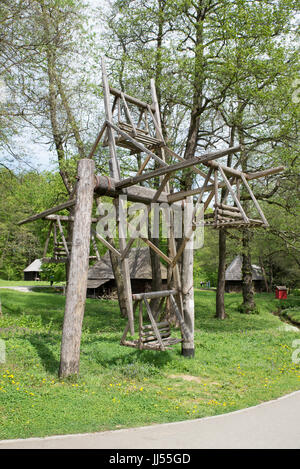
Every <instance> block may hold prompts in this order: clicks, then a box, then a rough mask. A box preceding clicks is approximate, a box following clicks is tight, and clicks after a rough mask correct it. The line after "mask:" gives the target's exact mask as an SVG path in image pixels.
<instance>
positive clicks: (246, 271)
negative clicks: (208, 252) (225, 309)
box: [241, 228, 256, 314]
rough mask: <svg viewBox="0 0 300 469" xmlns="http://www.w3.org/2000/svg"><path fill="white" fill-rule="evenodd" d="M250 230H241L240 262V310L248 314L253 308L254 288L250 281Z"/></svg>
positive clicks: (254, 305)
mask: <svg viewBox="0 0 300 469" xmlns="http://www.w3.org/2000/svg"><path fill="white" fill-rule="evenodd" d="M250 242H251V232H250V230H248V229H247V228H245V229H244V230H243V240H242V243H243V264H242V285H243V287H242V291H243V303H242V307H241V312H243V313H246V314H250V313H252V312H253V311H254V310H255V308H256V304H255V301H254V288H253V282H252V263H251V246H250Z"/></svg>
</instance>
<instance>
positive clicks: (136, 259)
mask: <svg viewBox="0 0 300 469" xmlns="http://www.w3.org/2000/svg"><path fill="white" fill-rule="evenodd" d="M128 260H129V270H130V278H131V279H147V280H151V279H152V271H151V261H150V252H149V248H148V247H145V248H133V249H131V250H130V253H129V257H128ZM160 267H161V274H162V279H166V278H167V269H166V267H165V266H164V265H163V264H160ZM113 278H114V274H113V270H112V265H111V262H110V255H109V252H108V251H107V252H106V253H105V254H104V256H103V257H101V259H100V261H98V262H96V264H94V265H93V266H92V267H90V268H89V272H88V288H97V287H98V286H100V285H103V284H104V283H105V282H108V280H111V279H113Z"/></svg>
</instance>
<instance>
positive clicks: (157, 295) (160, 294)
mask: <svg viewBox="0 0 300 469" xmlns="http://www.w3.org/2000/svg"><path fill="white" fill-rule="evenodd" d="M176 293H177V290H175V289H174V290H162V291H151V292H146V293H134V294H133V295H132V299H133V300H143V299H144V298H147V299H149V300H152V299H153V298H162V297H163V296H170V295H176Z"/></svg>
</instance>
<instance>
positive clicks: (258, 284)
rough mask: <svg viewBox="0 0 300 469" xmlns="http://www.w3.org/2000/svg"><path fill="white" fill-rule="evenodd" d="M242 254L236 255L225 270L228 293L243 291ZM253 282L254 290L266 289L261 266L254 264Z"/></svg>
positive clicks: (258, 291)
mask: <svg viewBox="0 0 300 469" xmlns="http://www.w3.org/2000/svg"><path fill="white" fill-rule="evenodd" d="M242 265H243V259H242V256H236V257H235V258H234V259H233V261H232V262H231V264H230V265H229V266H228V267H227V269H226V272H225V291H226V293H232V292H241V291H242ZM251 267H252V282H253V287H254V291H256V292H257V293H260V292H262V291H264V290H265V282H264V277H263V273H262V269H261V267H260V266H258V265H255V264H252V266H251Z"/></svg>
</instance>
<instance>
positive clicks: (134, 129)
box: [121, 91, 137, 135]
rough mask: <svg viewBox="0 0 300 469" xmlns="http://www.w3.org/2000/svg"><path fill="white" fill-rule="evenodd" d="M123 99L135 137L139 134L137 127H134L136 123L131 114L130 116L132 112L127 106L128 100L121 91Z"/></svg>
mask: <svg viewBox="0 0 300 469" xmlns="http://www.w3.org/2000/svg"><path fill="white" fill-rule="evenodd" d="M121 99H122V101H123V104H124V108H125V114H126V116H127V118H128V120H129V122H130V125H131V127H132V132H133V133H134V135H136V134H137V132H136V128H135V125H134V122H133V120H132V117H131V114H130V111H129V107H128V106H127V102H126V98H125V96H124V93H123V92H122V91H121Z"/></svg>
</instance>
